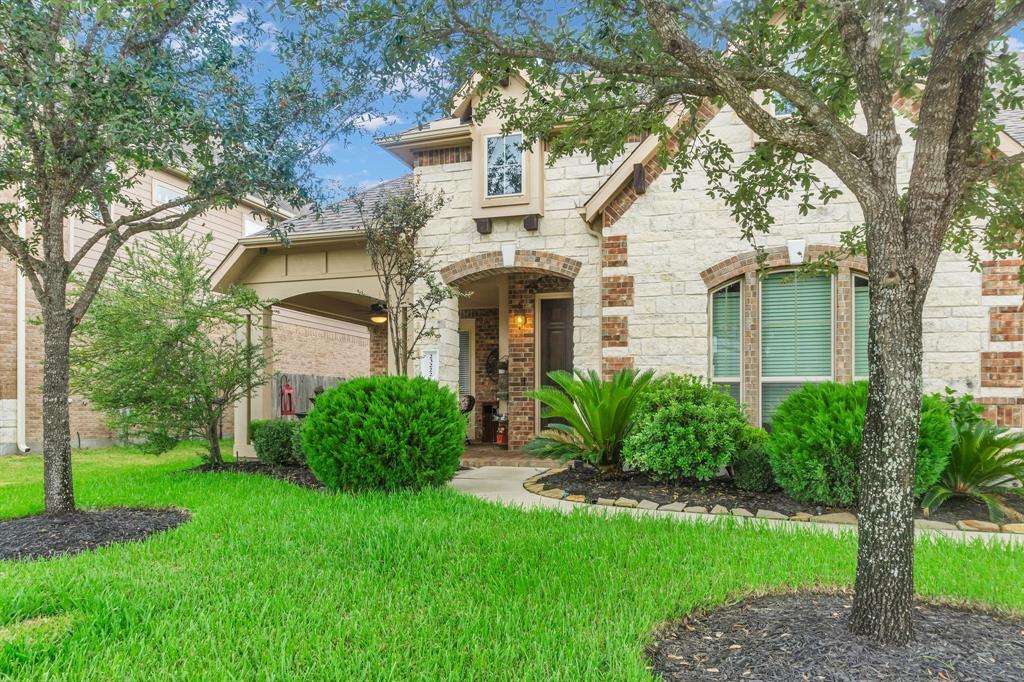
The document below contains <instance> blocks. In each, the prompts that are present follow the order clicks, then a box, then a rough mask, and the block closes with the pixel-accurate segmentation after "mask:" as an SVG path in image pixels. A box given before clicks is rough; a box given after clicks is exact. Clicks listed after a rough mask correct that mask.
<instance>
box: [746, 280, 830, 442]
mask: <svg viewBox="0 0 1024 682" xmlns="http://www.w3.org/2000/svg"><path fill="white" fill-rule="evenodd" d="M831 378H832V278H831V277H830V276H828V275H824V274H822V275H815V276H809V277H808V276H796V275H795V274H794V273H792V272H783V273H775V274H771V275H768V276H767V277H765V278H764V281H763V282H762V285H761V421H762V422H764V423H768V422H769V421H771V415H772V414H773V413H774V412H775V408H777V407H778V406H779V403H781V402H782V401H783V400H785V398H786V396H788V395H789V394H790V393H792V392H793V391H796V390H797V389H799V388H800V386H802V385H803V384H805V383H813V382H818V381H828V380H829V379H831Z"/></svg>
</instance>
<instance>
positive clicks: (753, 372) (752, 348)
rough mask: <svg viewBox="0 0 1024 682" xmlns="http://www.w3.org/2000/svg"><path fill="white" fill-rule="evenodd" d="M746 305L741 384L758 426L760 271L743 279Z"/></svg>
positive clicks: (747, 274) (759, 397) (748, 416)
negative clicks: (758, 273) (758, 276)
mask: <svg viewBox="0 0 1024 682" xmlns="http://www.w3.org/2000/svg"><path fill="white" fill-rule="evenodd" d="M740 296H741V301H742V304H743V332H742V334H743V339H742V343H741V344H740V348H741V349H742V350H741V351H740V374H741V375H742V376H741V377H740V382H741V383H742V385H743V402H744V403H745V404H746V406H747V418H748V419H749V420H750V423H751V424H754V425H755V426H760V425H761V326H760V319H761V283H760V282H759V281H758V278H757V271H756V270H754V271H749V272H747V273H746V274H745V275H744V276H743V284H742V286H741V287H740Z"/></svg>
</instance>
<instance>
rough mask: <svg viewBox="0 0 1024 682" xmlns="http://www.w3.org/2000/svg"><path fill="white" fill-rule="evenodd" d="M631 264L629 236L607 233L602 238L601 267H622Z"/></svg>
mask: <svg viewBox="0 0 1024 682" xmlns="http://www.w3.org/2000/svg"><path fill="white" fill-rule="evenodd" d="M626 265H629V238H628V237H627V236H626V235H624V234H619V235H606V236H605V237H604V239H602V240H601V267H605V268H621V267H625V266H626Z"/></svg>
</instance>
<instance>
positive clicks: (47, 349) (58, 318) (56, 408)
mask: <svg viewBox="0 0 1024 682" xmlns="http://www.w3.org/2000/svg"><path fill="white" fill-rule="evenodd" d="M70 341H71V323H70V314H69V313H68V311H67V310H66V309H65V308H64V302H63V300H61V301H59V302H56V303H55V302H49V303H46V304H45V308H44V310H43V491H44V498H45V504H46V513H47V514H50V515H55V514H67V513H70V512H73V511H75V490H74V486H73V483H72V479H71V420H70V413H69V409H68V397H69V395H70V392H69V389H68V380H69V370H70V358H69V351H70Z"/></svg>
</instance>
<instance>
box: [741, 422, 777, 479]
mask: <svg viewBox="0 0 1024 682" xmlns="http://www.w3.org/2000/svg"><path fill="white" fill-rule="evenodd" d="M731 469H732V480H733V483H735V484H736V487H737V488H739V489H740V490H749V491H751V492H755V493H765V492H769V491H771V490H775V489H776V488H778V487H779V486H778V484H777V483H775V476H774V475H773V474H772V464H771V462H769V461H768V432H767V431H765V430H764V429H758V428H754V427H747V430H746V431H745V432H744V435H743V440H742V441H741V442H740V444H739V446H738V447H737V448H736V456H735V457H733V460H732V467H731Z"/></svg>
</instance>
